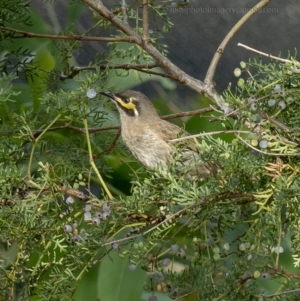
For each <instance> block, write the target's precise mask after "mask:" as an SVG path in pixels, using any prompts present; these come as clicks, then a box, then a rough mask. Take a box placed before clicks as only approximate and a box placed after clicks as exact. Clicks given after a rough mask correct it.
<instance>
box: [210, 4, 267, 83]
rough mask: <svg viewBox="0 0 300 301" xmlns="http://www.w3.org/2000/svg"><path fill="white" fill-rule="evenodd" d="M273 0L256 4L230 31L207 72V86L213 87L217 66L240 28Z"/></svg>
mask: <svg viewBox="0 0 300 301" xmlns="http://www.w3.org/2000/svg"><path fill="white" fill-rule="evenodd" d="M270 1H271V0H261V1H260V2H259V3H258V4H256V5H255V6H254V7H253V8H252V9H250V10H249V11H248V12H247V13H246V14H245V15H244V16H243V17H242V18H241V19H240V20H239V21H238V22H237V23H236V24H235V25H234V26H233V27H232V29H231V30H230V31H229V33H228V34H227V35H226V37H225V38H224V40H223V41H222V43H221V44H220V46H219V47H218V49H217V51H216V53H215V55H214V57H213V59H212V61H211V63H210V65H209V68H208V70H207V73H206V76H205V80H204V82H205V83H206V84H207V85H211V84H212V82H213V78H214V75H215V71H216V68H217V65H218V63H219V60H220V58H221V56H222V54H223V52H224V49H225V48H226V46H227V44H228V43H229V41H230V40H231V39H232V38H233V37H234V35H235V34H236V33H237V32H238V31H239V30H240V28H241V27H242V26H243V25H244V24H245V23H246V22H247V21H248V20H249V19H250V18H251V17H252V16H253V15H254V14H256V13H257V12H258V11H259V10H260V9H262V8H263V7H264V6H266V5H267V4H268V3H269V2H270Z"/></svg>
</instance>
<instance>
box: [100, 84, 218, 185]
mask: <svg viewBox="0 0 300 301" xmlns="http://www.w3.org/2000/svg"><path fill="white" fill-rule="evenodd" d="M100 94H102V95H105V96H107V97H108V98H110V99H111V100H112V101H113V102H114V103H115V105H116V107H117V109H118V111H119V114H120V121H121V136H122V139H123V141H124V143H125V144H126V146H127V147H128V149H129V150H130V151H131V153H132V154H133V155H134V157H135V158H136V159H137V160H138V161H140V162H141V163H142V164H143V165H144V166H146V167H148V168H150V169H154V170H158V169H161V170H164V171H167V170H168V167H169V166H170V163H174V161H176V164H177V165H178V164H181V166H182V167H183V169H185V171H186V172H187V173H188V174H189V176H195V177H197V178H198V179H203V178H207V177H209V176H211V175H213V174H215V173H217V172H218V167H217V165H216V164H214V163H203V162H202V164H200V165H199V162H200V161H201V160H200V156H199V153H198V149H197V146H196V143H195V142H194V141H193V140H191V139H188V140H185V143H184V145H183V146H181V149H180V156H178V155H176V144H174V143H172V142H171V140H172V139H175V138H178V137H180V136H188V135H189V133H188V132H186V131H185V130H183V129H182V128H180V127H178V126H177V125H175V124H173V123H171V122H168V121H166V120H163V119H161V118H160V116H159V115H158V113H157V111H156V109H155V108H154V106H153V104H152V103H151V101H150V100H149V99H148V98H147V97H146V96H145V95H144V94H142V93H140V92H137V91H131V90H128V91H123V92H119V93H111V92H100Z"/></svg>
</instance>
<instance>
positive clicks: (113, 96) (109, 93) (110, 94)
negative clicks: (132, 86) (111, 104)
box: [99, 92, 116, 101]
mask: <svg viewBox="0 0 300 301" xmlns="http://www.w3.org/2000/svg"><path fill="white" fill-rule="evenodd" d="M99 94H102V95H104V96H106V97H108V98H110V99H112V100H115V101H116V95H115V94H114V93H111V92H99Z"/></svg>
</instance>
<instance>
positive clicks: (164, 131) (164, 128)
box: [158, 120, 197, 152]
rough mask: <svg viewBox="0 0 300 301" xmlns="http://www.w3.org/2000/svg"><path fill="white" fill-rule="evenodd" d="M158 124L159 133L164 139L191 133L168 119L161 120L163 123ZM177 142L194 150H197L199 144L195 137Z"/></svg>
mask: <svg viewBox="0 0 300 301" xmlns="http://www.w3.org/2000/svg"><path fill="white" fill-rule="evenodd" d="M158 126H159V134H160V136H161V138H162V139H163V140H164V141H168V140H172V139H176V138H180V137H184V136H189V135H190V134H189V133H188V132H187V131H185V130H184V129H182V128H180V127H179V126H177V125H176V124H174V123H171V122H168V121H166V120H161V123H160V124H159V125H158ZM177 144H180V145H184V146H185V147H186V148H188V149H190V150H192V151H194V152H197V146H196V143H195V141H194V140H193V139H187V140H184V141H182V142H178V143H177ZM174 146H176V143H174Z"/></svg>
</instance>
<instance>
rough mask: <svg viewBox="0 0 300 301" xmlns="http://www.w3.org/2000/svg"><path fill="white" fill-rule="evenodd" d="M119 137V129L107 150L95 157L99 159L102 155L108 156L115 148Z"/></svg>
mask: <svg viewBox="0 0 300 301" xmlns="http://www.w3.org/2000/svg"><path fill="white" fill-rule="evenodd" d="M120 135H121V129H120V128H119V130H118V132H117V134H116V136H115V138H114V140H113V141H112V142H111V144H110V146H109V147H108V148H107V149H105V150H104V151H102V152H101V153H99V154H97V156H96V157H100V156H102V155H104V154H109V153H110V152H111V151H112V150H113V149H114V148H115V146H116V143H117V141H118V139H119V137H120Z"/></svg>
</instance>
